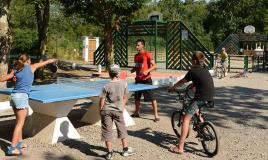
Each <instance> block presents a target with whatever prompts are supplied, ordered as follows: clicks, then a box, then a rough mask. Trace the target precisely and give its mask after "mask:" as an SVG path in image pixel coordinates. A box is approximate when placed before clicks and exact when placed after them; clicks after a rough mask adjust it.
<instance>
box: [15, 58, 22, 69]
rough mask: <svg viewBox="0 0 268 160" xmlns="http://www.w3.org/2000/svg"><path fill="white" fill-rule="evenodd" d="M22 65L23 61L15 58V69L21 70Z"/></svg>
mask: <svg viewBox="0 0 268 160" xmlns="http://www.w3.org/2000/svg"><path fill="white" fill-rule="evenodd" d="M23 67H24V63H23V62H22V61H21V60H15V62H14V68H15V69H16V70H17V71H20V70H22V68H23Z"/></svg>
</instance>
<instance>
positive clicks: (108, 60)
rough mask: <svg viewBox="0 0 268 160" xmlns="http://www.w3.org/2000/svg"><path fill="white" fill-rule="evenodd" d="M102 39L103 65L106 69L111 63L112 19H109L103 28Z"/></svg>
mask: <svg viewBox="0 0 268 160" xmlns="http://www.w3.org/2000/svg"><path fill="white" fill-rule="evenodd" d="M104 32H105V35H104V38H105V60H106V62H105V64H106V68H107V67H108V66H109V65H110V64H112V63H113V58H112V57H113V56H112V51H113V27H112V19H109V20H108V21H107V22H106V23H105V26H104Z"/></svg>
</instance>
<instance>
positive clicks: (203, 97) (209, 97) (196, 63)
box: [169, 51, 214, 154]
mask: <svg viewBox="0 0 268 160" xmlns="http://www.w3.org/2000/svg"><path fill="white" fill-rule="evenodd" d="M204 60H205V55H204V54H203V53H202V52H200V51H197V52H194V54H193V56H192V59H191V62H192V67H191V69H190V70H189V71H188V72H187V74H186V75H185V77H184V78H183V79H181V80H180V81H178V82H177V83H176V84H174V86H172V87H170V88H169V91H174V90H175V89H176V88H177V87H179V86H181V85H182V84H184V83H187V82H189V81H192V83H193V85H194V86H195V96H194V99H193V100H192V102H191V103H190V104H189V107H187V110H186V114H185V115H184V117H183V124H182V131H181V137H180V140H179V143H178V146H177V147H174V148H171V151H172V152H174V153H178V154H182V153H183V152H184V144H185V139H186V137H187V134H188V130H189V124H190V120H191V118H192V116H193V115H194V114H195V113H198V106H202V105H204V104H205V103H206V102H207V101H213V96H214V83H213V79H212V77H211V75H210V73H209V71H208V70H207V69H206V68H204V67H203V63H204Z"/></svg>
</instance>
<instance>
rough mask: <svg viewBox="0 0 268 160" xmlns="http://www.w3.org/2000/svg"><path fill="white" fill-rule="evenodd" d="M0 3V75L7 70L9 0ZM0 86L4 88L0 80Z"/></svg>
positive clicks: (4, 84)
mask: <svg viewBox="0 0 268 160" xmlns="http://www.w3.org/2000/svg"><path fill="white" fill-rule="evenodd" d="M1 1H2V2H1V4H0V77H2V76H4V75H6V74H7V72H8V57H9V51H10V39H11V36H10V30H9V22H8V8H9V4H10V0H1ZM0 88H6V82H4V83H1V82H0Z"/></svg>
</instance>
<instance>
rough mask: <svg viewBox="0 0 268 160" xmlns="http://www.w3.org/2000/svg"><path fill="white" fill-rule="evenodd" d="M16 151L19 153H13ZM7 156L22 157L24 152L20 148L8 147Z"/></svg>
mask: <svg viewBox="0 0 268 160" xmlns="http://www.w3.org/2000/svg"><path fill="white" fill-rule="evenodd" d="M16 150H18V151H19V153H13V152H14V151H16ZM7 155H8V156H19V155H22V152H21V150H20V149H19V148H17V147H13V146H10V147H8V150H7Z"/></svg>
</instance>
